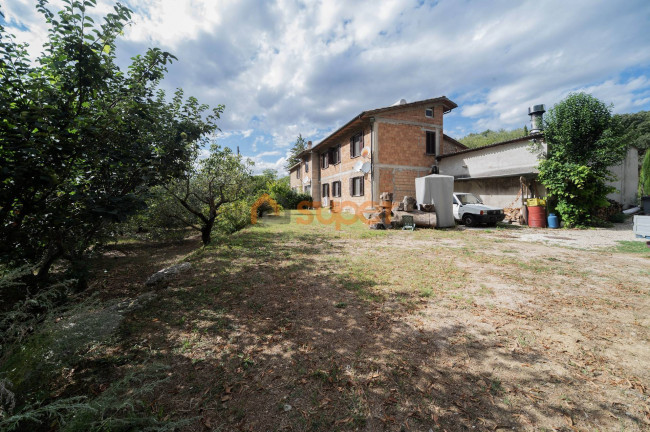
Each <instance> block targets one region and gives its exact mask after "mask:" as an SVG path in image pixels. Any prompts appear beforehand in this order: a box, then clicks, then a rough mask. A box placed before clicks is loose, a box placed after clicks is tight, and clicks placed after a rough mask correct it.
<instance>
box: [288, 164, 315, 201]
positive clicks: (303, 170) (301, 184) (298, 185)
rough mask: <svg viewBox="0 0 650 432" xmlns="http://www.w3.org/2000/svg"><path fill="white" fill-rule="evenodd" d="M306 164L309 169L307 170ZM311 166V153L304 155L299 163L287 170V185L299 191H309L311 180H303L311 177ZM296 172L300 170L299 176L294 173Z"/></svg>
mask: <svg viewBox="0 0 650 432" xmlns="http://www.w3.org/2000/svg"><path fill="white" fill-rule="evenodd" d="M307 165H308V166H309V168H308V169H309V171H307ZM312 168H313V167H312V164H311V155H307V156H304V157H303V159H302V162H301V163H300V165H299V166H297V167H295V168H293V169H292V170H291V171H289V186H290V187H291V189H293V190H294V191H296V192H299V193H311V186H310V183H311V182H305V181H304V180H305V179H311V174H312V173H311V170H312ZM298 172H300V178H298V177H297V175H296V174H297V173H298Z"/></svg>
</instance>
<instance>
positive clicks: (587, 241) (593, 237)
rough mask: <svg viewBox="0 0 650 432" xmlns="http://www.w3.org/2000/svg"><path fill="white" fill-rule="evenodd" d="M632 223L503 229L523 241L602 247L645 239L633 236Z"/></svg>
mask: <svg viewBox="0 0 650 432" xmlns="http://www.w3.org/2000/svg"><path fill="white" fill-rule="evenodd" d="M633 225H634V223H633V220H632V218H630V219H628V220H627V221H626V222H624V223H617V224H614V226H613V227H612V228H590V229H565V228H560V229H550V228H528V227H520V226H519V225H514V224H513V225H506V227H507V228H505V231H507V233H508V234H509V236H510V235H512V238H516V239H517V240H519V241H523V242H535V243H537V242H539V243H544V244H548V245H556V246H566V247H573V248H579V249H602V248H609V247H616V246H617V245H618V242H619V241H646V240H644V239H641V238H636V237H635V235H634V232H633V231H632V227H633ZM502 226H503V225H502ZM479 229H480V228H479Z"/></svg>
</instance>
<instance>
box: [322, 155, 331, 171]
mask: <svg viewBox="0 0 650 432" xmlns="http://www.w3.org/2000/svg"><path fill="white" fill-rule="evenodd" d="M327 155H328V153H323V154H322V155H320V166H321V168H323V169H325V168H327V167H328V166H330V162H329V157H328V156H327Z"/></svg>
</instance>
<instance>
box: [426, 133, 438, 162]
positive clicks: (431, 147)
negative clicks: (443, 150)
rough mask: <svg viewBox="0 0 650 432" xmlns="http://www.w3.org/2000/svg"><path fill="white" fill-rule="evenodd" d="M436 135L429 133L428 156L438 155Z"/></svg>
mask: <svg viewBox="0 0 650 432" xmlns="http://www.w3.org/2000/svg"><path fill="white" fill-rule="evenodd" d="M436 136H437V135H436V133H435V132H430V131H427V154H428V155H434V156H435V155H436Z"/></svg>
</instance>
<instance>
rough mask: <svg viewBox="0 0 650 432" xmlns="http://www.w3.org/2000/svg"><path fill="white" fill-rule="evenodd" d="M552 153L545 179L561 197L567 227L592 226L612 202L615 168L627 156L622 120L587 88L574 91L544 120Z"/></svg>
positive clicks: (542, 168) (542, 170)
mask: <svg viewBox="0 0 650 432" xmlns="http://www.w3.org/2000/svg"><path fill="white" fill-rule="evenodd" d="M544 123H545V131H544V135H545V139H546V142H547V143H548V154H547V157H546V159H545V160H542V161H541V162H540V163H539V179H540V181H541V182H542V184H543V185H544V186H545V187H546V190H547V191H548V192H549V195H552V196H553V197H554V198H555V199H557V205H556V207H555V209H556V211H557V212H558V213H559V214H560V216H561V218H562V220H563V221H564V222H565V223H566V225H567V226H580V225H592V224H594V223H597V222H598V221H596V217H594V214H595V210H596V209H597V208H598V207H604V206H608V205H609V203H608V201H607V194H608V193H610V192H613V191H614V190H615V189H614V188H613V187H611V186H608V185H607V184H606V181H608V180H613V176H612V174H611V173H610V171H609V167H610V166H612V165H615V164H617V163H618V162H620V161H621V160H623V158H624V157H625V152H626V146H625V143H624V142H623V140H622V139H621V133H620V127H619V123H618V122H617V121H615V120H614V119H613V118H612V115H611V107H608V106H606V105H605V104H604V103H603V102H601V101H599V100H598V99H596V98H594V97H593V96H591V95H588V94H585V93H578V94H571V95H569V96H568V97H567V98H566V99H564V100H563V101H562V102H560V103H558V104H557V105H555V106H554V107H553V108H551V109H550V110H549V113H548V114H547V116H546V119H545V121H544Z"/></svg>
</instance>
